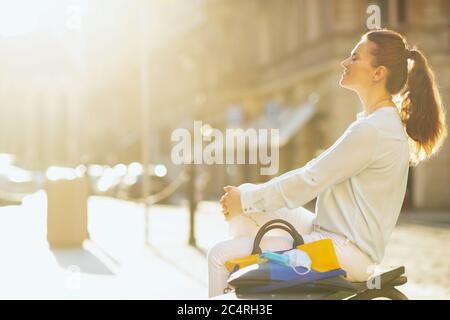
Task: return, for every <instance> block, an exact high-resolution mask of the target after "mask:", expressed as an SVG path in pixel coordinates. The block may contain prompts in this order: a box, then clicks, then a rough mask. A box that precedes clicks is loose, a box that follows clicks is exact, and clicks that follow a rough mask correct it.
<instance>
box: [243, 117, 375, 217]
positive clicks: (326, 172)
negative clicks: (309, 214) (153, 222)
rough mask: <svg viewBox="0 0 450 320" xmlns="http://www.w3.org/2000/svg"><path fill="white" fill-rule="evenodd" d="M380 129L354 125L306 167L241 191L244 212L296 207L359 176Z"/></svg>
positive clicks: (372, 150) (367, 163)
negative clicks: (335, 185) (330, 188)
mask: <svg viewBox="0 0 450 320" xmlns="http://www.w3.org/2000/svg"><path fill="white" fill-rule="evenodd" d="M377 141H378V129H377V128H375V127H374V126H373V125H372V124H370V123H368V122H361V121H355V122H353V123H352V124H351V125H350V126H349V127H348V128H347V130H346V131H345V132H344V134H343V135H342V136H341V137H340V138H339V139H338V140H337V141H336V142H335V143H334V144H333V145H332V146H331V147H330V148H328V149H327V150H326V151H324V152H323V153H322V154H320V156H318V157H317V158H314V159H312V160H311V161H309V162H308V163H307V164H306V165H305V166H303V167H301V168H298V169H295V170H292V171H289V172H287V173H285V174H283V175H281V176H279V177H276V178H273V179H272V180H270V181H268V182H266V183H263V184H259V185H252V187H251V188H243V190H241V203H242V208H243V211H244V213H246V214H250V213H256V212H273V211H275V210H278V209H280V208H283V207H287V208H291V209H293V208H297V207H300V206H302V205H304V204H306V203H308V202H309V201H311V200H312V199H314V198H315V197H316V196H317V195H318V194H319V193H321V192H322V191H324V190H326V189H327V188H328V187H330V186H332V185H334V184H337V183H339V182H342V181H344V180H346V179H348V178H350V177H351V176H354V175H357V174H358V173H359V172H361V171H362V170H363V169H364V168H366V167H367V166H368V165H369V164H370V163H371V161H372V159H373V157H374V155H375V150H376V147H377Z"/></svg>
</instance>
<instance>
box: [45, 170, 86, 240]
mask: <svg viewBox="0 0 450 320" xmlns="http://www.w3.org/2000/svg"><path fill="white" fill-rule="evenodd" d="M51 169H52V168H50V169H49V170H47V182H46V192H47V240H48V243H49V245H50V248H67V247H81V246H82V244H83V241H84V240H86V239H88V238H89V234H88V230H87V200H88V196H89V183H88V179H87V177H86V176H85V175H79V174H77V172H76V171H75V170H74V169H71V168H58V169H55V168H53V171H52V170H51Z"/></svg>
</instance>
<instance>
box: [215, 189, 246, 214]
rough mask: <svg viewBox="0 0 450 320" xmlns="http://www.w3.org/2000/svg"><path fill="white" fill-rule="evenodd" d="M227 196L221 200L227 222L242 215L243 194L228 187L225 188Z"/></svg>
mask: <svg viewBox="0 0 450 320" xmlns="http://www.w3.org/2000/svg"><path fill="white" fill-rule="evenodd" d="M223 190H224V191H225V194H224V195H223V196H222V198H220V204H221V205H222V212H223V214H224V216H225V220H227V221H228V220H230V219H231V218H233V217H235V216H237V215H239V214H242V204H241V192H240V190H239V189H238V188H237V187H233V186H226V187H224V188H223Z"/></svg>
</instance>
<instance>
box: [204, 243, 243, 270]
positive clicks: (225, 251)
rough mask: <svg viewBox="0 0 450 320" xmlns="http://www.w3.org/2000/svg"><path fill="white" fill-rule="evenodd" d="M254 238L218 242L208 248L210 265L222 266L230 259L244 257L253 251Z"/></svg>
mask: <svg viewBox="0 0 450 320" xmlns="http://www.w3.org/2000/svg"><path fill="white" fill-rule="evenodd" d="M251 242H252V238H248V237H242V238H237V239H233V240H226V241H221V242H218V243H216V244H215V245H214V246H212V247H211V248H210V249H209V250H208V254H207V260H208V265H209V266H215V267H221V266H224V265H225V262H227V261H228V260H230V259H235V258H242V257H244V256H246V255H249V254H250V253H251Z"/></svg>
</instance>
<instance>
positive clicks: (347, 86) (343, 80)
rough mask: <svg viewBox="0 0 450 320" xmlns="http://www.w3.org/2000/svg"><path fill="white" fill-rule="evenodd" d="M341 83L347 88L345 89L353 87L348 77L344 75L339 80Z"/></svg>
mask: <svg viewBox="0 0 450 320" xmlns="http://www.w3.org/2000/svg"><path fill="white" fill-rule="evenodd" d="M339 85H340V86H341V87H342V88H345V89H351V86H350V84H349V83H348V81H347V79H346V77H345V76H342V77H341V79H340V80H339Z"/></svg>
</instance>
